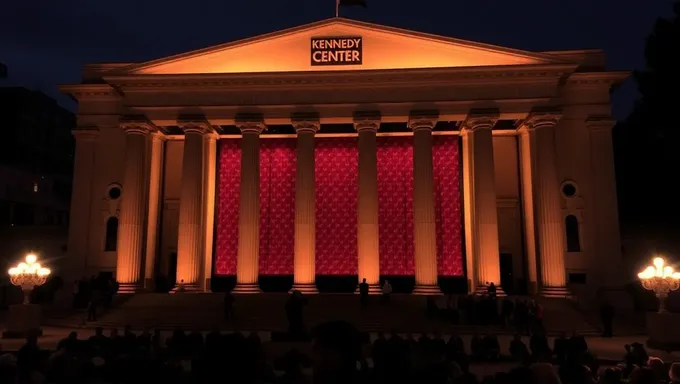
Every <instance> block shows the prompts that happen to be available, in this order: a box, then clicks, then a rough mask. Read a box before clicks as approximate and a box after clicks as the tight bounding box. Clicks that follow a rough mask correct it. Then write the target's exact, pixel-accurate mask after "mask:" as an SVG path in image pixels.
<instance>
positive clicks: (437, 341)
mask: <svg viewBox="0 0 680 384" xmlns="http://www.w3.org/2000/svg"><path fill="white" fill-rule="evenodd" d="M313 336H314V338H313V343H312V350H311V352H308V353H307V354H303V353H301V352H299V351H298V350H295V349H291V350H290V351H289V352H288V353H285V354H284V355H281V356H273V355H272V354H271V353H268V349H267V348H266V346H265V344H264V343H263V342H262V341H261V340H260V338H259V336H258V335H257V334H256V333H251V334H249V335H244V334H241V333H239V332H234V333H229V334H225V333H221V332H220V331H219V330H218V329H214V330H213V331H211V332H208V333H207V334H202V333H201V332H190V333H185V332H184V331H182V330H180V329H178V330H176V331H174V332H173V333H172V335H170V336H169V337H167V338H164V337H163V335H162V334H161V332H160V331H153V332H152V331H144V332H141V333H135V332H133V331H132V330H131V329H130V328H129V327H126V329H124V330H123V331H122V332H119V331H118V330H116V329H113V330H111V331H110V334H109V335H105V334H104V331H103V330H102V329H97V330H96V334H95V335H94V336H92V337H90V338H89V339H87V340H81V339H79V338H78V335H77V334H76V333H75V332H73V333H71V334H70V335H69V336H68V337H67V338H65V339H63V340H61V341H60V342H59V343H58V345H57V347H56V350H53V351H43V350H41V349H40V347H39V346H38V343H37V338H36V337H29V338H28V339H27V341H26V344H25V345H24V346H23V347H22V348H21V349H20V350H19V351H18V352H17V353H16V354H4V355H1V356H0V383H7V384H15V383H30V384H39V383H69V384H71V383H112V384H113V383H137V382H139V383H141V382H162V383H168V384H171V383H203V382H219V381H221V382H233V383H285V384H297V383H300V384H304V383H310V384H311V383H329V384H334V383H338V384H339V383H343V384H345V383H361V384H369V383H422V384H429V383H433V384H434V383H437V384H439V383H441V384H453V383H461V384H477V383H484V384H504V383H508V384H510V383H529V384H532V383H536V384H539V383H540V384H543V383H546V384H559V383H564V384H567V383H573V384H592V383H596V382H599V383H602V384H619V383H624V382H628V383H630V384H662V383H672V382H679V381H680V364H678V363H675V364H672V365H670V366H669V365H667V364H666V363H664V362H663V361H661V360H660V359H658V358H654V357H651V358H650V357H649V356H648V355H647V352H646V351H645V349H644V347H643V346H642V345H640V344H633V345H630V346H628V345H627V346H626V353H625V356H624V358H623V360H622V362H621V364H618V365H616V366H614V365H610V366H605V367H601V366H600V364H601V363H600V362H599V361H598V359H597V358H596V357H595V356H593V355H592V354H591V353H590V352H589V350H588V344H587V342H586V340H585V339H584V338H583V337H582V336H579V335H572V336H571V337H565V336H563V337H560V338H557V339H556V340H555V341H554V343H553V344H552V345H549V343H548V339H546V338H545V337H543V336H538V335H536V336H532V337H531V338H530V340H529V344H528V345H527V344H525V342H524V340H523V337H522V336H520V335H516V337H515V339H514V340H513V341H512V343H511V345H510V348H509V350H507V351H501V350H500V345H499V343H498V340H497V339H495V337H494V336H493V335H486V336H475V337H473V339H472V342H471V343H470V345H468V346H466V345H465V343H464V341H463V339H462V338H461V337H459V336H457V335H452V336H450V338H449V339H448V340H445V339H444V338H442V337H441V336H440V335H422V336H420V337H419V338H418V339H416V338H414V337H413V336H411V335H405V336H402V335H399V334H397V333H392V334H390V335H384V334H378V336H377V339H376V340H375V341H374V342H373V343H372V344H366V343H365V342H362V340H365V338H364V337H362V336H363V335H361V334H360V333H359V332H358V331H357V330H356V329H355V328H354V327H353V326H351V325H350V324H347V323H344V322H334V323H326V324H323V325H320V326H318V327H317V328H316V329H315V330H314V332H313ZM499 361H505V362H507V361H512V362H513V363H514V364H515V365H516V367H515V368H512V369H510V370H507V369H506V370H505V371H501V372H493V371H494V369H493V367H494V365H493V364H489V363H492V362H499ZM478 363H485V367H486V370H487V371H488V372H484V373H482V374H481V375H480V374H479V372H478V373H477V374H475V373H473V370H472V369H471V367H473V366H474V365H475V364H478ZM505 366H506V367H507V364H506V365H505ZM489 367H491V368H489Z"/></svg>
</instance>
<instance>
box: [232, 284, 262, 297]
mask: <svg viewBox="0 0 680 384" xmlns="http://www.w3.org/2000/svg"><path fill="white" fill-rule="evenodd" d="M231 293H234V294H237V295H251V294H256V293H262V291H261V290H260V286H259V285H258V284H257V283H254V284H246V283H237V284H236V286H235V287H234V289H233V290H232V291H231Z"/></svg>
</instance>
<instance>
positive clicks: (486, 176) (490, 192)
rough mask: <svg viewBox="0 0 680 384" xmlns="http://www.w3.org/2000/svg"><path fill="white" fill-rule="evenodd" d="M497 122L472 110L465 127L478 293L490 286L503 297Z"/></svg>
mask: <svg viewBox="0 0 680 384" xmlns="http://www.w3.org/2000/svg"><path fill="white" fill-rule="evenodd" d="M497 119H498V111H495V110H472V111H470V113H469V114H468V117H467V119H466V120H465V122H464V123H463V129H465V130H467V131H468V132H466V135H467V140H469V143H468V144H469V149H468V150H469V155H470V158H471V164H470V167H471V168H472V172H471V180H469V182H470V183H471V184H472V192H473V193H474V196H473V197H472V202H473V204H472V208H473V209H472V212H471V214H472V215H473V216H474V219H473V220H472V225H473V228H472V233H473V234H472V236H473V237H474V245H475V249H473V253H474V255H473V258H474V259H475V260H476V262H475V271H476V280H477V292H480V293H486V289H487V285H486V284H487V283H489V284H490V283H494V285H496V293H497V294H498V295H502V294H503V290H502V287H501V269H500V255H499V245H498V206H497V202H496V181H495V175H494V160H493V135H492V132H491V131H492V129H493V127H494V125H495V124H496V121H497Z"/></svg>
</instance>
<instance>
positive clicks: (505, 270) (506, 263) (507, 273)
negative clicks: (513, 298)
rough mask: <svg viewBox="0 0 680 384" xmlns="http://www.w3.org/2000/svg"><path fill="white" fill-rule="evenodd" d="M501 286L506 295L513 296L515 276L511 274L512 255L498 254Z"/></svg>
mask: <svg viewBox="0 0 680 384" xmlns="http://www.w3.org/2000/svg"><path fill="white" fill-rule="evenodd" d="M500 259H501V260H500V267H501V286H502V287H503V291H505V293H506V294H508V295H512V294H515V276H514V274H513V265H512V253H502V252H501V254H500Z"/></svg>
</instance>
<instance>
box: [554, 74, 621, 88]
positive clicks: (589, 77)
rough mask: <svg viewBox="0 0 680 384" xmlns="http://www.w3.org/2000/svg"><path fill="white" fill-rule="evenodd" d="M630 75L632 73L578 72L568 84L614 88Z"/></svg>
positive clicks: (569, 79)
mask: <svg viewBox="0 0 680 384" xmlns="http://www.w3.org/2000/svg"><path fill="white" fill-rule="evenodd" d="M630 75H631V72H630V71H609V72H576V73H572V74H571V75H570V76H569V78H568V79H567V84H568V85H572V86H574V85H575V86H592V87H600V86H608V87H612V86H616V85H618V84H621V83H623V82H624V81H625V80H626V79H627V78H629V77H630Z"/></svg>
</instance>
